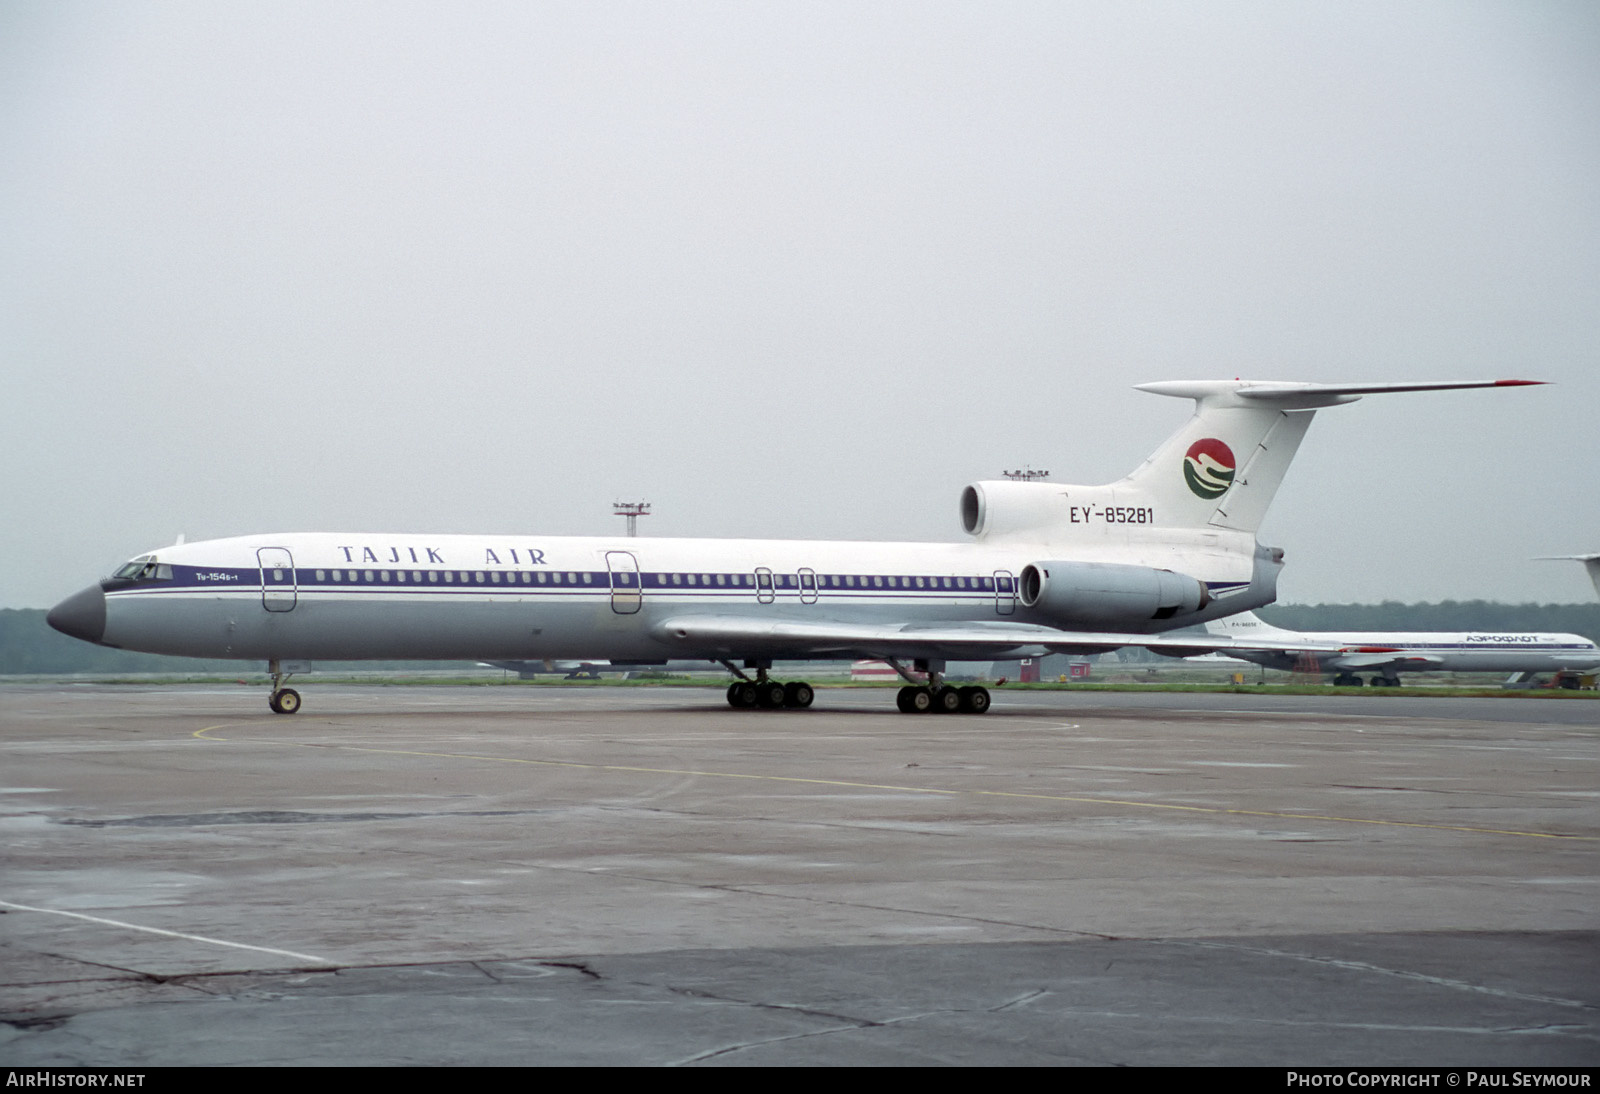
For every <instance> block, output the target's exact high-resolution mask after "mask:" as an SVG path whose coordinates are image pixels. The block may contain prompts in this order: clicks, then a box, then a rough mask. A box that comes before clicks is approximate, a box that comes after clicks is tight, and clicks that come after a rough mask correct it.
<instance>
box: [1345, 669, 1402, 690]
mask: <svg viewBox="0 0 1600 1094" xmlns="http://www.w3.org/2000/svg"><path fill="white" fill-rule="evenodd" d="M1364 683H1366V681H1365V680H1363V679H1361V677H1359V676H1357V675H1356V674H1355V673H1353V672H1341V673H1340V674H1339V675H1338V676H1335V677H1334V678H1333V686H1334V687H1336V688H1358V687H1360V686H1361V685H1362V684H1364ZM1372 686H1373V687H1375V688H1397V687H1399V686H1400V677H1398V676H1374V677H1373V678H1372Z"/></svg>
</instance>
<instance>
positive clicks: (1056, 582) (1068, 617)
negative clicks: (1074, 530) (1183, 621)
mask: <svg viewBox="0 0 1600 1094" xmlns="http://www.w3.org/2000/svg"><path fill="white" fill-rule="evenodd" d="M1018 584H1019V589H1018V593H1019V595H1020V597H1021V599H1022V603H1023V604H1024V605H1025V606H1027V607H1029V608H1034V609H1037V610H1038V611H1039V612H1041V613H1042V614H1044V615H1045V616H1046V617H1047V618H1048V619H1049V620H1050V622H1051V623H1054V624H1055V625H1057V626H1064V627H1083V626H1095V627H1111V628H1116V629H1139V630H1144V629H1145V628H1146V627H1147V625H1148V624H1149V622H1150V621H1151V620H1152V619H1172V618H1174V617H1176V616H1182V615H1187V614H1188V613H1190V612H1197V611H1199V610H1200V609H1201V608H1204V607H1205V606H1206V605H1207V604H1209V603H1210V602H1211V594H1210V593H1209V592H1208V591H1207V590H1206V587H1205V585H1204V583H1202V582H1201V581H1199V580H1198V579H1196V578H1192V577H1190V576H1189V575H1188V574H1178V573H1173V572H1172V571H1171V570H1157V569H1155V568H1153V567H1150V566H1125V565H1122V564H1121V563H1115V562H1059V561H1052V562H1033V563H1029V564H1028V565H1027V566H1024V567H1023V568H1022V576H1021V580H1020V581H1019V582H1018Z"/></svg>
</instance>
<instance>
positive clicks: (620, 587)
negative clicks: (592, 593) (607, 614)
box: [606, 551, 644, 615]
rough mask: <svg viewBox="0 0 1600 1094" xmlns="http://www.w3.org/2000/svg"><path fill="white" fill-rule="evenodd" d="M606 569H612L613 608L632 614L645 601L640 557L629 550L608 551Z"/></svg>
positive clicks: (622, 612)
mask: <svg viewBox="0 0 1600 1094" xmlns="http://www.w3.org/2000/svg"><path fill="white" fill-rule="evenodd" d="M606 569H607V570H609V571H611V610H612V611H614V612H616V613H617V614H618V615H632V614H633V613H634V612H636V611H638V610H639V606H640V605H641V604H642V603H643V602H644V589H643V587H642V586H641V584H640V581H639V561H638V559H636V558H634V557H633V555H632V554H631V553H630V552H628V551H607V552H606Z"/></svg>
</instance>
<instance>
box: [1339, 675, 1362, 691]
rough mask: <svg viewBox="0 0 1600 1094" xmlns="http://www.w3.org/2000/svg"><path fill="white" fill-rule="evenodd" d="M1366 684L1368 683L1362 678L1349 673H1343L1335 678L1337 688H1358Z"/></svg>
mask: <svg viewBox="0 0 1600 1094" xmlns="http://www.w3.org/2000/svg"><path fill="white" fill-rule="evenodd" d="M1364 683H1366V681H1365V680H1363V679H1361V677H1359V676H1356V675H1355V674H1353V673H1348V672H1341V673H1340V674H1339V675H1338V676H1335V677H1334V678H1333V686H1334V687H1336V688H1358V687H1360V686H1361V685H1362V684H1364Z"/></svg>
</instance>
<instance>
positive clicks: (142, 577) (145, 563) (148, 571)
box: [111, 555, 172, 581]
mask: <svg viewBox="0 0 1600 1094" xmlns="http://www.w3.org/2000/svg"><path fill="white" fill-rule="evenodd" d="M111 576H112V577H114V578H118V579H120V580H122V581H171V580H172V567H171V566H168V565H166V564H165V563H160V562H157V561H156V560H155V558H154V557H152V556H151V555H140V556H139V557H138V558H136V559H134V560H132V561H131V562H127V563H124V564H123V566H122V567H121V568H120V569H118V570H117V572H116V573H114V574H112V575H111Z"/></svg>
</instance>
